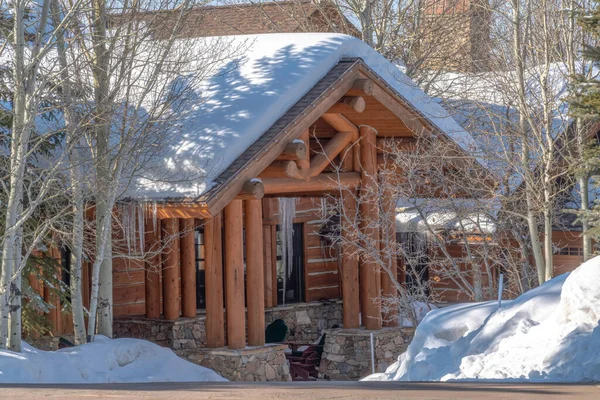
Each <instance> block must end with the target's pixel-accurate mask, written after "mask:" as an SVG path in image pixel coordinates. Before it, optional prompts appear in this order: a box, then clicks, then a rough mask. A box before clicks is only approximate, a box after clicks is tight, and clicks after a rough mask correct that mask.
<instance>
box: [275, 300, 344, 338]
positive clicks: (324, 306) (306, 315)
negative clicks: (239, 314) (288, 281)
mask: <svg viewBox="0 0 600 400" xmlns="http://www.w3.org/2000/svg"><path fill="white" fill-rule="evenodd" d="M276 319H282V320H284V321H285V324H286V325H287V326H288V328H289V331H288V336H287V339H286V340H287V341H288V342H292V343H313V342H315V341H316V340H317V339H318V338H319V337H320V336H321V334H322V333H323V331H325V330H326V329H330V328H331V327H333V326H334V325H338V326H341V325H342V302H341V301H324V302H316V301H315V302H311V303H298V304H290V305H285V306H278V307H275V308H271V309H268V310H267V311H266V312H265V324H267V325H268V324H270V323H271V322H273V321H274V320H276Z"/></svg>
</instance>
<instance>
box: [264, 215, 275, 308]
mask: <svg viewBox="0 0 600 400" xmlns="http://www.w3.org/2000/svg"><path fill="white" fill-rule="evenodd" d="M263 243H264V244H263V248H264V256H263V257H264V260H265V307H269V308H270V307H273V272H272V271H273V268H275V267H274V261H273V258H272V257H271V246H272V243H271V226H270V225H265V226H264V227H263Z"/></svg>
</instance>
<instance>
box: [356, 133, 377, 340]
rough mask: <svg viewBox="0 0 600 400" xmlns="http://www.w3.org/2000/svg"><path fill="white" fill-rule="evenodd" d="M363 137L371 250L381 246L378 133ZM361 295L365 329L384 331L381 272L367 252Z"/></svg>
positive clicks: (364, 213) (364, 211) (363, 210)
mask: <svg viewBox="0 0 600 400" xmlns="http://www.w3.org/2000/svg"><path fill="white" fill-rule="evenodd" d="M360 135H361V141H360V158H361V160H360V161H361V166H362V177H361V193H360V207H359V208H360V214H361V222H360V227H361V230H362V232H363V236H364V237H365V241H367V242H368V243H365V244H364V246H365V247H366V248H369V247H372V244H376V243H379V229H378V228H377V223H378V218H379V215H378V214H379V212H378V201H379V199H378V196H377V190H376V189H377V188H376V185H377V181H376V177H377V148H376V136H375V135H376V134H375V130H374V129H372V128H370V127H368V126H361V128H360ZM360 292H361V293H360V298H361V308H362V317H363V318H362V319H363V324H364V326H365V327H366V328H367V329H368V330H379V329H381V327H382V321H381V271H380V270H379V266H378V264H377V260H376V257H375V254H369V252H363V254H362V255H361V258H360Z"/></svg>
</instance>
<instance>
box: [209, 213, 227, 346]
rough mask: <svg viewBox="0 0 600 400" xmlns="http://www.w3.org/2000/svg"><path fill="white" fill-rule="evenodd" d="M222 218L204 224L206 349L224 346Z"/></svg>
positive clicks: (219, 215) (217, 217) (218, 217)
mask: <svg viewBox="0 0 600 400" xmlns="http://www.w3.org/2000/svg"><path fill="white" fill-rule="evenodd" d="M222 226H223V218H222V216H221V214H218V215H217V216H215V217H214V218H213V219H209V220H208V221H206V223H205V224H204V248H205V251H206V255H205V260H204V265H205V279H206V347H209V348H218V347H223V346H225V319H224V316H223V241H222V240H223V239H222Z"/></svg>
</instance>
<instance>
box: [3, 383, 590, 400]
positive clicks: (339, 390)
mask: <svg viewBox="0 0 600 400" xmlns="http://www.w3.org/2000/svg"><path fill="white" fill-rule="evenodd" d="M42 398H45V399H60V400H72V399H85V400H88V399H168V400H179V399H214V400H238V399H240V400H288V399H289V400H319V399H326V400H338V399H342V400H343V399H351V400H354V399H356V400H388V399H394V400H396V399H402V400H405V399H406V400H437V399H440V400H442V399H443V400H448V399H457V400H470V399H483V400H499V399H508V400H517V399H527V400H537V399H553V400H554V399H556V400H558V399H560V400H575V399H577V400H579V399H594V400H597V399H600V385H550V384H548V385H523V384H518V385H517V384H492V383H484V384H481V383H400V382H360V383H359V382H348V383H345V382H316V383H312V382H311V383H302V382H296V383H292V384H284V383H281V384H252V383H226V384H207V383H204V384H202V383H170V384H169V383H157V384H111V385H87V386H82V385H73V386H68V385H62V386H39V385H38V386H22V385H21V386H11V385H0V399H3V400H4V399H18V400H28V399H42Z"/></svg>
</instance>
